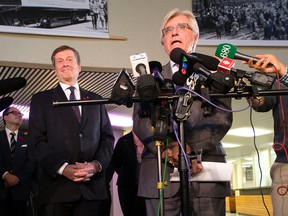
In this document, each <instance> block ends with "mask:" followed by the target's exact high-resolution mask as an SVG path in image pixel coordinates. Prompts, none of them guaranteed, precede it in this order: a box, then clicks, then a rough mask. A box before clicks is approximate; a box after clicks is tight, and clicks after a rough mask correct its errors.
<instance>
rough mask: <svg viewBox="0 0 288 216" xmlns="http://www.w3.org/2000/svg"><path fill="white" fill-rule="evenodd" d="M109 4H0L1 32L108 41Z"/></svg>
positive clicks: (102, 0)
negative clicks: (106, 39) (105, 39)
mask: <svg viewBox="0 0 288 216" xmlns="http://www.w3.org/2000/svg"><path fill="white" fill-rule="evenodd" d="M107 1H108V0H0V32H9V33H21V34H40V35H54V36H72V37H92V38H108V37H109V32H108V8H107V3H108V2H107Z"/></svg>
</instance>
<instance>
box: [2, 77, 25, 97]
mask: <svg viewBox="0 0 288 216" xmlns="http://www.w3.org/2000/svg"><path fill="white" fill-rule="evenodd" d="M26 83H27V81H26V79H24V78H22V77H14V78H9V79H4V80H0V95H5V94H8V93H10V92H13V91H16V90H18V89H21V88H23V87H24V86H25V85H26Z"/></svg>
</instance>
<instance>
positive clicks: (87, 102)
mask: <svg viewBox="0 0 288 216" xmlns="http://www.w3.org/2000/svg"><path fill="white" fill-rule="evenodd" d="M287 94H288V90H287V89H280V90H267V91H258V92H257V96H273V95H274V96H278V95H287ZM209 95H210V98H241V97H252V96H255V94H253V92H251V91H243V92H228V93H226V94H223V93H210V94H209ZM197 97H198V96H197V95H194V94H192V98H193V99H194V98H197ZM178 99H179V95H160V96H158V98H157V99H156V100H157V101H158V100H159V101H171V100H172V101H174V100H178ZM131 101H132V102H133V103H135V102H141V99H140V98H139V97H133V98H131ZM97 104H114V102H113V101H111V99H110V98H102V99H97V100H90V99H89V100H70V101H54V102H53V106H54V107H62V106H84V105H97Z"/></svg>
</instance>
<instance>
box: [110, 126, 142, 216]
mask: <svg viewBox="0 0 288 216" xmlns="http://www.w3.org/2000/svg"><path fill="white" fill-rule="evenodd" d="M142 151H143V144H142V143H141V141H140V140H139V139H138V137H137V136H136V135H135V134H134V132H133V131H131V132H130V133H128V134H126V135H124V136H122V137H120V138H119V140H118V141H117V143H116V145H115V148H114V151H113V156H112V161H111V169H112V171H116V173H117V174H118V179H117V186H118V196H119V201H120V205H121V209H122V212H123V214H124V216H134V215H138V216H146V211H145V202H144V199H143V197H139V196H137V191H138V173H139V166H140V163H141V153H142Z"/></svg>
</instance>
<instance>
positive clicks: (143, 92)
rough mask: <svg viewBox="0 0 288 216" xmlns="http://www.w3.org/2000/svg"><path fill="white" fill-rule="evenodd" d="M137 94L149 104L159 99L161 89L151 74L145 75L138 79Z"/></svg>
mask: <svg viewBox="0 0 288 216" xmlns="http://www.w3.org/2000/svg"><path fill="white" fill-rule="evenodd" d="M137 93H138V95H139V98H140V100H141V101H142V102H149V101H153V100H156V99H157V98H158V96H159V94H160V89H159V88H158V86H157V84H156V81H155V79H154V77H153V76H152V75H151V74H144V75H142V76H140V77H138V80H137Z"/></svg>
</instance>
